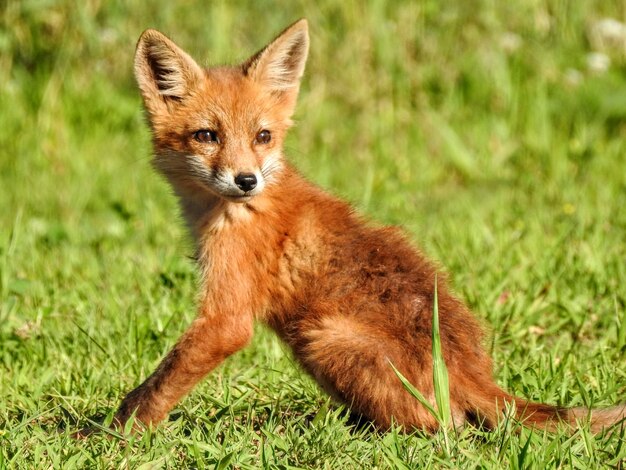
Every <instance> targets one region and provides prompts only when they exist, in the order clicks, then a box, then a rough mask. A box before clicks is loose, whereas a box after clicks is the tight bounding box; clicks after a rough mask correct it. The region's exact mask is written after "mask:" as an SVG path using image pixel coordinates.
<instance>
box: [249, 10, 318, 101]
mask: <svg viewBox="0 0 626 470" xmlns="http://www.w3.org/2000/svg"><path fill="white" fill-rule="evenodd" d="M308 53H309V31H308V26H307V21H306V20H305V19H301V20H298V21H296V22H295V23H293V24H292V25H291V26H289V27H288V28H287V29H285V30H284V31H283V32H282V33H280V34H279V35H278V37H277V38H276V39H274V40H273V41H272V42H271V43H269V44H268V45H267V46H265V47H264V48H263V49H261V50H260V51H259V52H257V53H256V54H255V55H253V56H252V57H251V58H250V59H248V60H247V61H246V62H244V64H243V70H244V73H245V74H246V75H247V76H249V77H251V78H252V79H254V80H255V81H257V82H258V83H261V84H262V85H264V86H266V87H267V88H269V89H270V90H273V91H278V92H281V91H290V90H294V91H295V92H296V93H297V91H298V87H299V85H300V78H301V77H302V73H303V72H304V64H305V63H306V58H307V55H308Z"/></svg>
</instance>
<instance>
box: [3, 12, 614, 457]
mask: <svg viewBox="0 0 626 470" xmlns="http://www.w3.org/2000/svg"><path fill="white" fill-rule="evenodd" d="M300 17H306V18H307V19H308V20H309V26H310V32H311V52H310V56H309V62H308V65H307V71H306V75H305V79H304V82H303V85H302V90H301V96H300V101H299V105H298V109H297V112H296V116H295V118H296V123H297V124H296V126H295V128H294V129H293V130H292V132H291V134H290V137H289V139H288V143H287V146H286V154H287V155H288V156H289V158H290V160H291V161H292V162H294V163H295V165H296V166H297V167H298V168H300V169H301V171H302V172H303V173H304V174H305V175H307V176H308V177H309V178H310V179H312V180H313V181H315V182H317V183H318V184H320V185H321V186H322V187H324V188H327V189H329V190H331V191H332V192H334V193H336V194H338V195H340V196H342V197H344V198H346V199H348V200H349V201H351V202H352V203H353V204H354V205H355V206H356V207H357V208H358V209H359V210H361V211H363V212H365V213H367V214H368V215H369V216H371V217H372V218H374V219H376V220H378V221H380V222H383V223H388V224H399V225H402V226H404V227H405V228H406V229H407V231H408V232H409V234H410V236H411V237H412V238H413V239H414V240H415V242H416V243H417V244H419V245H420V246H421V247H422V249H423V250H424V251H425V252H426V253H428V255H429V256H431V257H433V258H435V259H437V260H439V262H440V263H441V265H442V266H444V267H445V270H446V271H447V272H449V274H450V277H451V282H452V284H453V286H454V288H455V290H456V291H457V292H458V293H459V295H460V296H461V297H462V298H463V299H465V300H466V301H467V302H468V303H469V304H470V306H471V307H472V308H473V310H474V311H475V312H476V314H477V315H478V316H479V317H480V318H481V319H483V320H484V322H485V325H486V329H487V331H488V332H489V334H488V343H487V345H486V346H487V347H488V348H489V350H490V352H491V354H492V356H493V357H494V361H495V364H496V374H495V375H496V378H497V380H498V381H499V383H501V384H502V385H503V386H505V387H507V388H508V389H510V390H512V391H514V392H516V393H518V394H520V395H523V396H525V397H528V398H532V399H536V400H545V401H549V402H551V403H559V404H563V405H577V406H581V405H592V404H599V405H607V404H610V403H614V402H616V401H620V400H623V399H624V395H625V393H624V392H625V389H626V361H625V359H624V351H625V347H626V320H625V314H624V310H625V305H626V282H625V281H626V263H625V260H626V237H625V235H626V210H625V209H624V207H625V206H626V171H625V168H626V159H625V158H624V150H625V147H626V146H625V143H624V137H625V135H626V25H625V24H624V20H625V19H626V4H624V3H623V2H606V1H599V0H595V1H594V0H586V1H575V0H571V1H567V0H526V1H524V0H516V1H510V2H497V1H493V0H476V1H471V2H466V1H461V0H455V1H449V2H440V1H434V0H424V1H419V2H418V1H414V2H408V1H407V2H403V1H371V2H351V1H345V2H333V1H331V0H320V1H318V2H304V1H299V2H284V3H283V2H267V1H257V2H249V1H246V2H243V1H242V2H225V1H211V2H209V1H205V2H199V1H181V2H167V1H163V0H156V1H153V2H143V1H142V2H140V1H136V0H130V1H126V2H116V1H106V2H105V1H93V0H86V1H80V2H79V1H70V0H67V1H45V0H22V1H15V0H4V1H3V2H1V3H0V440H1V441H3V442H2V446H1V449H0V467H2V466H8V467H11V466H15V467H35V468H44V467H47V468H61V467H68V468H69V467H73V466H89V467H91V466H94V467H103V468H110V467H117V466H127V467H129V468H134V467H137V466H139V465H146V466H147V467H146V468H152V467H153V466H156V467H174V468H176V467H179V468H180V467H185V466H197V467H205V466H206V467H211V468H213V467H216V468H228V467H230V466H235V467H237V468H258V467H261V466H263V467H267V468H289V467H293V468H364V467H373V466H378V467H379V468H388V467H392V468H402V466H403V465H404V466H405V467H406V468H415V466H425V465H439V466H444V467H446V466H449V467H452V468H458V467H459V466H481V465H482V466H483V467H484V466H487V467H491V466H500V465H502V466H510V467H515V468H518V467H519V468H521V467H524V468H528V467H527V466H528V465H530V466H533V465H535V466H538V467H541V468H548V467H550V466H555V467H557V466H566V465H567V466H569V465H571V466H572V467H579V468H580V467H582V468H589V465H591V466H601V465H618V463H619V462H622V461H623V459H624V455H625V454H624V452H625V451H624V449H623V446H622V443H623V439H622V438H621V437H620V436H619V435H617V434H615V435H613V436H605V437H597V438H593V437H591V436H589V435H588V433H587V434H585V433H584V432H582V431H581V433H582V434H580V435H579V436H578V438H577V439H569V438H568V436H566V435H557V436H551V435H547V436H546V435H541V434H532V433H529V434H528V433H525V431H524V432H522V433H514V432H513V433H511V432H510V430H509V429H508V428H506V426H505V427H504V428H502V429H500V430H498V431H497V432H495V433H492V434H486V435H482V434H481V437H480V438H476V436H475V435H476V434H480V433H481V432H480V431H477V430H466V431H464V434H462V436H461V437H459V438H458V439H457V440H455V441H454V442H455V443H454V446H453V447H452V448H449V447H445V446H442V445H441V439H440V438H439V437H437V436H436V437H434V438H425V437H423V436H422V437H420V436H408V437H407V436H402V435H399V434H397V433H395V432H391V433H382V434H377V433H372V432H365V433H361V431H354V430H352V429H351V428H350V427H349V426H348V425H347V424H346V417H345V413H342V412H341V410H337V408H336V407H335V406H334V405H331V404H330V403H328V401H327V399H326V398H325V396H324V395H323V393H321V392H320V391H319V390H318V389H317V388H316V387H315V385H314V384H313V383H312V382H311V381H310V380H309V379H308V377H306V376H305V375H304V374H303V373H302V372H301V371H300V370H299V369H298V368H297V365H296V364H295V363H294V361H293V359H292V358H291V357H290V355H289V352H288V351H286V350H285V347H284V346H282V345H281V344H280V343H279V342H278V341H277V340H276V339H275V338H274V336H273V335H272V334H271V333H270V332H268V331H266V330H265V329H263V328H259V332H258V333H259V334H258V335H257V337H256V339H255V341H254V342H253V344H252V345H251V346H250V347H249V348H248V349H247V350H245V351H243V352H242V353H240V354H238V355H236V356H235V357H233V358H231V359H229V360H228V361H227V363H226V364H225V366H224V367H222V368H220V369H219V370H217V371H216V372H214V373H213V374H212V375H211V376H210V378H209V379H208V380H207V381H205V383H203V384H202V385H201V386H200V387H198V389H197V391H196V392H194V393H193V394H192V395H191V396H190V397H189V398H188V399H187V400H185V401H184V402H183V403H182V404H181V406H180V408H179V409H178V411H177V414H175V416H176V417H177V418H176V419H174V420H172V421H171V422H170V423H168V424H166V425H164V426H163V427H162V428H160V429H159V431H157V432H156V433H155V434H150V435H149V436H147V437H143V438H138V439H136V440H131V444H130V445H123V444H120V443H119V442H118V441H117V440H115V439H113V440H107V439H104V438H102V437H96V438H93V439H91V440H90V441H88V442H80V443H77V442H75V441H72V440H71V439H70V438H69V436H68V433H69V432H70V431H72V430H75V429H77V428H78V427H79V426H80V425H81V424H85V423H86V419H87V417H90V416H93V415H98V414H100V415H107V414H109V415H110V412H111V411H112V410H113V409H114V407H115V406H116V404H117V403H118V402H119V400H120V398H121V397H122V396H123V395H124V394H125V393H126V392H127V391H128V390H130V389H131V388H132V387H133V386H135V385H136V384H137V383H138V382H139V380H140V379H141V378H144V377H145V376H146V375H147V374H148V373H149V372H150V371H151V370H152V369H153V368H154V367H155V365H156V364H157V363H158V359H159V358H160V357H162V355H163V354H164V352H165V351H167V349H168V348H169V347H171V346H172V344H173V343H174V341H175V340H176V338H177V337H178V335H179V334H180V333H181V332H182V331H183V330H184V328H185V326H186V325H187V324H188V323H189V322H190V321H191V319H192V318H193V316H194V308H195V307H194V305H195V303H194V300H195V295H196V294H195V279H196V278H195V269H194V266H193V264H192V262H191V261H190V260H189V259H188V258H187V256H188V255H190V254H191V253H192V248H191V245H190V242H189V240H188V238H187V236H186V234H185V233H184V230H183V226H182V223H181V220H180V217H179V216H178V212H177V207H176V204H175V200H174V198H173V197H172V195H171V191H170V190H169V188H168V187H167V185H166V184H165V182H164V181H163V180H162V179H161V178H160V177H158V176H157V175H156V174H154V172H153V171H152V169H151V168H150V163H149V162H150V151H151V149H150V138H149V133H148V130H147V128H146V125H145V123H144V119H143V114H142V110H141V103H140V99H139V94H138V92H137V90H136V87H135V83H134V79H133V77H132V60H133V53H134V46H135V42H136V40H137V39H138V37H139V35H140V34H141V32H142V31H143V30H144V29H146V28H148V27H152V28H156V29H159V30H161V31H162V32H164V33H166V34H168V35H169V36H170V37H171V38H172V39H174V41H176V42H177V43H178V44H179V45H180V46H181V47H183V48H184V49H185V50H187V51H188V52H190V53H191V54H192V55H193V56H194V57H195V58H196V59H197V61H198V62H199V63H200V64H204V65H207V66H208V65H212V64H221V63H233V62H238V61H243V60H244V59H246V58H247V57H248V56H249V55H251V54H252V53H253V52H255V51H256V50H258V49H259V48H260V47H262V46H263V45H264V44H266V43H267V42H268V41H269V40H270V39H272V38H273V37H274V35H275V34H277V33H278V32H279V31H281V30H282V29H283V28H284V27H285V26H286V25H288V24H290V23H291V22H293V21H294V20H296V19H298V18H300ZM468 433H469V435H470V436H472V437H471V438H470V439H465V440H464V439H463V437H464V436H466V435H468ZM337 449H341V451H338V450H337ZM516 466H517V467H516Z"/></svg>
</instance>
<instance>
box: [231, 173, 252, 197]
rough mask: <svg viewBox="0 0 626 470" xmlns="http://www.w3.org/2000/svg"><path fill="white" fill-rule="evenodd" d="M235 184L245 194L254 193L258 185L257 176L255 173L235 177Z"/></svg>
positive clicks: (240, 174)
mask: <svg viewBox="0 0 626 470" xmlns="http://www.w3.org/2000/svg"><path fill="white" fill-rule="evenodd" d="M235 184H236V185H237V187H238V188H239V189H241V190H242V191H243V192H246V193H247V192H249V191H252V190H253V189H254V188H256V185H257V178H256V175H255V174H254V173H239V174H238V175H237V176H235Z"/></svg>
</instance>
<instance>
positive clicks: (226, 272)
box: [114, 19, 626, 433]
mask: <svg viewBox="0 0 626 470" xmlns="http://www.w3.org/2000/svg"><path fill="white" fill-rule="evenodd" d="M308 51H309V34H308V24H307V21H306V19H300V20H298V21H296V22H295V23H293V24H291V25H290V26H289V27H287V28H286V29H285V30H284V31H282V32H281V33H280V34H279V35H278V36H277V37H276V38H275V39H274V40H272V41H271V42H270V43H269V44H267V45H266V46H265V47H263V48H262V49H261V50H259V51H258V52H257V53H255V54H254V55H252V56H251V57H250V58H248V59H247V60H245V61H244V62H243V63H240V64H237V65H234V66H217V67H210V68H203V67H201V66H199V65H198V64H197V63H196V62H195V61H194V59H193V58H192V57H191V56H190V55H188V54H187V53H186V52H184V51H183V50H182V49H181V48H180V47H179V46H177V45H176V44H175V43H174V42H173V41H172V40H171V39H169V38H168V37H167V36H165V35H164V34H162V33H160V32H158V31H156V30H154V29H148V30H146V31H145V32H144V33H143V34H142V35H141V37H140V39H139V41H138V43H137V48H136V53H135V59H134V71H135V77H136V80H137V84H138V87H139V90H140V93H141V97H142V99H143V105H144V109H145V114H146V117H147V121H148V125H149V128H150V130H151V135H152V144H153V149H154V158H153V166H154V167H155V169H156V170H157V171H158V172H160V173H161V174H162V175H164V176H165V178H166V180H167V181H168V182H169V184H170V185H171V188H172V189H173V192H174V194H175V196H176V197H177V199H178V202H179V206H180V211H181V213H182V216H183V219H184V222H185V223H186V225H187V229H188V231H189V232H190V235H191V237H192V238H193V241H194V244H195V259H196V260H197V265H198V271H199V296H198V312H197V316H196V318H195V320H194V321H193V322H192V324H191V326H190V327H189V328H188V329H187V331H186V332H184V334H183V335H182V337H181V338H180V339H179V340H178V342H177V343H176V344H175V346H174V347H173V349H172V350H171V351H170V352H169V353H168V354H167V355H166V356H165V358H164V359H162V361H161V363H160V364H159V365H158V367H157V368H156V370H155V371H154V373H152V374H151V375H150V376H149V377H148V378H147V379H145V381H144V382H143V383H141V385H139V386H138V387H137V388H135V389H134V390H132V391H131V392H130V393H128V394H127V395H126V397H125V398H124V399H123V400H122V402H121V404H120V406H119V408H118V409H117V412H116V413H115V414H114V425H115V426H117V427H122V428H123V427H124V426H125V425H126V423H127V422H128V421H129V420H131V419H132V420H133V421H132V423H131V424H132V426H134V428H133V429H137V430H142V429H145V428H147V427H153V426H156V425H157V424H158V423H159V422H161V421H162V420H164V419H165V418H166V417H167V416H168V413H169V412H170V411H171V409H172V408H173V407H174V406H175V405H176V404H177V403H178V402H179V401H180V400H181V399H183V398H184V397H185V396H186V395H187V394H188V393H189V392H190V391H191V390H192V389H193V388H194V386H195V385H196V384H198V382H200V381H201V380H202V379H204V378H205V377H206V376H207V375H208V374H209V373H210V372H211V371H212V370H213V369H215V368H216V367H217V366H218V365H219V364H220V363H221V362H222V361H224V360H225V359H226V358H227V357H229V356H231V355H232V354H234V353H236V352H237V351H239V350H241V349H242V348H244V347H245V346H246V345H248V343H250V341H251V339H252V336H253V326H254V324H255V322H257V321H259V322H262V323H265V324H266V325H268V326H269V327H270V328H271V329H272V330H273V331H275V332H276V334H277V335H278V336H279V337H280V338H281V339H282V341H284V342H285V343H286V344H287V345H288V346H289V348H290V349H291V351H292V352H293V354H294V356H295V358H296V359H297V361H298V362H299V364H300V365H301V367H302V368H303V369H304V370H305V371H306V372H307V373H308V374H310V375H311V376H312V377H313V378H314V379H315V380H316V381H317V382H318V384H319V385H320V387H321V389H322V390H324V391H326V392H327V393H328V394H329V395H330V396H331V397H332V398H333V399H334V400H337V401H338V402H340V403H343V404H345V405H346V406H347V407H348V409H349V410H350V411H351V412H352V413H354V414H356V415H358V416H361V417H363V418H364V419H366V420H367V421H368V422H371V423H373V425H374V427H375V428H378V429H383V430H384V429H388V428H390V427H391V426H393V425H397V426H398V427H399V428H401V429H403V430H407V431H410V430H423V431H424V432H427V433H434V432H437V431H438V430H439V429H440V427H441V422H440V420H438V419H437V418H436V416H435V415H434V414H433V413H432V412H431V411H429V409H427V407H425V406H424V405H423V404H422V403H421V402H420V401H418V400H416V399H415V398H414V397H413V396H412V395H411V394H410V393H408V392H407V389H406V388H405V385H403V383H402V381H401V380H400V378H399V376H398V374H397V373H396V372H395V371H394V369H393V367H395V368H396V369H397V371H399V372H400V373H401V374H402V375H403V376H404V377H405V378H406V380H408V381H409V382H410V383H411V384H412V385H413V386H414V387H415V388H416V389H418V390H419V391H420V392H421V394H422V395H423V396H424V397H425V398H426V400H428V401H429V402H430V403H431V404H432V405H433V407H436V405H435V389H434V383H433V382H434V380H433V354H432V341H433V340H432V330H433V315H432V312H433V303H434V301H435V300H437V302H438V312H439V334H440V341H441V350H442V354H443V359H444V361H445V364H446V366H447V370H448V375H449V401H450V411H451V417H452V422H453V423H454V425H455V426H460V425H463V424H465V423H469V424H472V423H475V422H476V421H477V420H478V421H479V422H480V425H481V426H485V427H487V428H489V429H493V428H495V427H497V426H498V423H499V422H500V421H501V419H502V418H503V417H504V416H505V414H506V413H510V412H511V410H512V413H513V414H514V418H515V419H516V420H517V421H518V422H520V423H521V424H523V425H524V426H529V427H535V428H538V429H545V430H548V431H554V430H556V429H557V428H560V427H561V426H566V427H569V428H570V429H572V430H573V429H577V428H578V427H580V426H582V423H586V424H587V425H588V426H589V428H590V429H591V430H593V431H594V432H600V431H602V430H603V429H605V428H608V427H610V426H613V425H616V424H618V423H620V422H621V421H623V420H624V418H625V417H626V411H625V410H626V408H625V406H624V405H617V406H613V407H610V408H605V409H593V410H590V409H587V408H576V407H574V408H567V407H561V406H557V405H550V404H545V403H535V402H532V401H528V400H525V399H524V398H520V397H517V396H514V395H512V394H509V393H507V392H506V391H505V390H503V389H502V388H501V387H500V386H499V385H497V383H496V382H495V380H494V378H493V371H492V362H491V359H490V357H489V355H488V353H487V352H486V350H485V348H484V347H483V344H482V342H483V336H484V332H483V327H482V326H481V324H480V322H479V321H478V320H477V319H476V318H475V317H474V315H473V314H472V313H471V312H470V310H469V309H468V307H466V306H465V304H464V303H463V302H462V301H461V300H459V299H458V298H457V297H456V296H455V295H454V294H453V293H452V292H451V290H450V288H449V287H448V280H447V277H446V275H445V274H442V273H440V272H439V271H440V269H439V267H438V265H437V264H436V263H435V262H433V261H430V260H429V259H428V258H427V257H426V256H425V255H424V254H423V253H422V252H421V251H420V250H419V249H418V248H416V247H415V246H414V245H413V243H412V242H411V241H410V240H409V238H408V237H407V235H405V234H404V232H403V231H402V230H401V229H399V228H396V227H386V226H380V225H377V224H375V223H373V222H371V221H369V220H368V219H367V218H365V217H363V216H361V215H359V214H358V213H357V212H356V211H355V209H353V207H352V206H351V205H350V204H348V203H346V202H344V201H342V200H340V199H338V198H336V197H334V196H332V195H330V194H329V193H328V192H326V191H324V190H322V189H320V188H319V187H318V186H316V185H315V184H313V183H311V182H309V181H308V180H307V179H305V178H304V177H303V176H302V175H301V174H300V173H299V172H298V171H297V170H296V168H295V167H294V166H293V165H292V164H291V163H289V161H288V160H287V159H286V157H285V156H284V152H283V146H284V141H285V136H286V134H287V131H288V129H289V128H290V127H291V126H292V124H293V123H292V115H293V112H294V109H295V106H296V100H297V97H298V94H299V89H300V83H301V79H302V76H303V73H304V68H305V62H306V60H307V56H308ZM435 289H436V291H435ZM435 292H436V294H435ZM435 295H436V297H435ZM391 365H393V367H391Z"/></svg>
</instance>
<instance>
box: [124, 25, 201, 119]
mask: <svg viewBox="0 0 626 470" xmlns="http://www.w3.org/2000/svg"><path fill="white" fill-rule="evenodd" d="M202 76H203V72H202V69H201V68H200V66H199V65H198V64H196V62H195V61H194V60H193V59H192V58H191V57H190V56H189V55H188V54H187V53H186V52H185V51H183V50H182V49H181V48H179V47H178V46H177V45H176V44H174V42H172V41H171V40H170V39H168V38H167V37H166V36H165V35H164V34H162V33H160V32H158V31H156V30H154V29H148V30H146V31H144V33H143V34H142V35H141V37H140V38H139V42H138V43H137V50H136V52H135V78H136V79H137V84H138V85H139V89H140V90H141V95H142V96H143V100H144V104H145V106H146V108H147V110H148V111H149V112H150V113H155V112H157V111H161V110H166V109H167V107H168V106H169V105H171V104H172V102H176V101H180V100H182V99H183V98H185V96H187V95H188V94H189V91H190V90H191V89H192V88H193V87H194V85H195V84H196V83H198V82H199V81H200V80H201V79H202Z"/></svg>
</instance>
